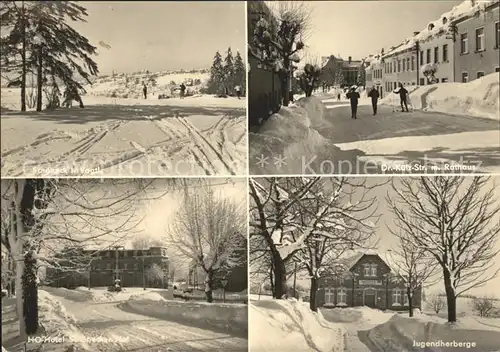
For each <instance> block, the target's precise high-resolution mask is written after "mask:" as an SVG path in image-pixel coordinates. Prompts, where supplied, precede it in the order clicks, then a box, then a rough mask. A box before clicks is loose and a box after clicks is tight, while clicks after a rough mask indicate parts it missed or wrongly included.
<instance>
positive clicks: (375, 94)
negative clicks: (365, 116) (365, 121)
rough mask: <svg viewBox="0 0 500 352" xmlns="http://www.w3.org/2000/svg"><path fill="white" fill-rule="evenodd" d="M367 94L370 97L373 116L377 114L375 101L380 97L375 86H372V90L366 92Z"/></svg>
mask: <svg viewBox="0 0 500 352" xmlns="http://www.w3.org/2000/svg"><path fill="white" fill-rule="evenodd" d="M368 96H369V97H370V98H372V108H373V116H375V115H377V101H378V98H379V97H380V93H379V92H378V89H377V87H373V88H372V90H370V93H368Z"/></svg>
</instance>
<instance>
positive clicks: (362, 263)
mask: <svg viewBox="0 0 500 352" xmlns="http://www.w3.org/2000/svg"><path fill="white" fill-rule="evenodd" d="M421 292H422V290H421V289H418V290H417V291H416V292H415V293H414V295H413V297H412V306H413V308H420V309H421V308H422V307H421V306H422V302H421V301H422V297H421V296H422V295H421ZM317 299H318V306H320V307H325V308H328V307H330V308H333V307H356V306H368V307H371V308H377V309H390V310H395V311H403V310H408V308H409V302H408V296H407V294H406V284H405V282H404V280H402V279H401V278H400V277H397V276H396V275H395V274H394V273H392V272H391V269H390V267H389V266H388V265H387V264H386V263H385V261H384V260H382V258H380V256H379V255H378V254H364V253H359V254H356V255H354V256H352V257H350V258H347V259H346V260H345V261H344V265H343V266H342V270H341V271H339V272H337V273H336V274H332V275H327V276H325V277H323V278H321V279H320V283H319V289H318V294H317Z"/></svg>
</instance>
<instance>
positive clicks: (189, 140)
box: [1, 89, 247, 177]
mask: <svg viewBox="0 0 500 352" xmlns="http://www.w3.org/2000/svg"><path fill="white" fill-rule="evenodd" d="M1 97H2V115H1V120H2V121H1V122H2V127H1V133H2V142H1V146H2V155H1V156H2V175H8V176H20V175H24V176H26V177H29V176H49V175H52V176H71V175H87V176H88V175H93V176H100V175H104V176H108V175H112V176H133V175H141V176H179V175H186V174H190V175H215V174H217V175H235V174H243V173H244V172H245V171H246V164H247V161H246V160H247V155H246V154H247V143H246V138H247V133H246V131H247V126H246V113H245V108H246V101H245V99H241V100H239V99H237V98H232V97H229V98H216V97H213V96H206V95H199V96H193V97H187V98H184V99H181V98H171V99H165V100H159V99H153V98H151V99H147V100H145V99H131V98H128V99H124V98H110V97H103V96H93V95H86V96H84V97H83V100H84V103H85V104H86V107H85V108H84V109H79V108H78V107H73V108H71V109H65V108H61V109H58V110H55V111H46V112H41V113H35V112H27V113H19V112H14V111H6V110H7V109H10V110H17V109H18V106H17V105H18V103H17V102H18V100H19V91H18V90H16V89H2V96H1Z"/></svg>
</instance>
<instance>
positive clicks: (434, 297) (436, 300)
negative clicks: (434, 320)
mask: <svg viewBox="0 0 500 352" xmlns="http://www.w3.org/2000/svg"><path fill="white" fill-rule="evenodd" d="M428 304H429V306H430V308H431V309H432V310H433V311H434V312H435V313H436V314H439V312H440V311H441V309H443V308H444V307H445V306H446V300H445V299H444V297H443V295H441V294H439V293H433V294H431V295H430V296H429V300H428Z"/></svg>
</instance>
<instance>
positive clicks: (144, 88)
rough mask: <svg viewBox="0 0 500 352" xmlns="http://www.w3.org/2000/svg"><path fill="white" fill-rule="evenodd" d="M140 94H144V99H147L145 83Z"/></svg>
mask: <svg viewBox="0 0 500 352" xmlns="http://www.w3.org/2000/svg"><path fill="white" fill-rule="evenodd" d="M142 93H143V94H144V99H147V98H148V87H147V86H146V83H144V82H143V83H142Z"/></svg>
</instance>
